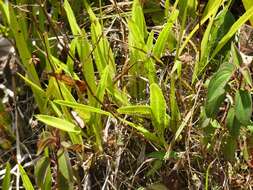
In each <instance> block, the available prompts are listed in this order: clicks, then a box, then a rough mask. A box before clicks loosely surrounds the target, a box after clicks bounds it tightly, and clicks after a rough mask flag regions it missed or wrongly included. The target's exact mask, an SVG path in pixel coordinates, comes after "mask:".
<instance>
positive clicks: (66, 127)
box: [36, 115, 81, 133]
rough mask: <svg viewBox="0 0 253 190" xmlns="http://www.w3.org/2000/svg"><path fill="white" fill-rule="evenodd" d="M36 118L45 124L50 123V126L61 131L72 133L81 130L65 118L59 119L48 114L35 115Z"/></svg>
mask: <svg viewBox="0 0 253 190" xmlns="http://www.w3.org/2000/svg"><path fill="white" fill-rule="evenodd" d="M36 118H37V119H38V120H39V121H41V122H43V123H45V124H47V125H50V126H52V127H55V128H58V129H60V130H63V131H67V132H73V133H80V132H81V130H80V129H79V128H78V127H77V126H75V124H73V123H71V122H69V121H67V120H65V119H60V118H57V117H53V116H48V115H36Z"/></svg>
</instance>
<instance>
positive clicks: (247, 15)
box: [211, 6, 253, 58]
mask: <svg viewBox="0 0 253 190" xmlns="http://www.w3.org/2000/svg"><path fill="white" fill-rule="evenodd" d="M252 16H253V6H252V7H251V8H250V9H248V10H247V11H246V12H245V13H244V14H243V15H242V16H241V17H240V18H239V19H238V20H237V21H236V22H235V23H234V24H233V25H232V27H231V28H230V30H229V31H228V33H227V34H226V35H225V36H224V37H223V38H222V39H221V40H220V42H219V44H218V45H217V46H216V48H215V49H214V51H213V54H212V56H211V58H214V57H215V55H216V54H217V53H218V52H219V51H220V50H221V48H222V47H223V46H224V45H225V44H226V43H227V42H228V41H229V40H230V38H231V37H232V36H233V35H234V34H235V33H236V32H237V30H238V29H239V28H240V27H241V26H242V25H243V24H244V23H245V22H246V21H247V20H249V18H250V17H252Z"/></svg>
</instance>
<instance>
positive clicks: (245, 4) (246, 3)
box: [242, 0, 253, 26]
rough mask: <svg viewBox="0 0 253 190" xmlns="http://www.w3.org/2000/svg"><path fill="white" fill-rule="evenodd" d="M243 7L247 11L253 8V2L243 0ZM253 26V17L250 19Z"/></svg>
mask: <svg viewBox="0 0 253 190" xmlns="http://www.w3.org/2000/svg"><path fill="white" fill-rule="evenodd" d="M242 3H243V6H244V8H245V10H246V11H247V10H248V9H250V8H251V7H253V1H252V0H242ZM249 21H250V24H251V26H253V16H252V17H251V18H250V19H249Z"/></svg>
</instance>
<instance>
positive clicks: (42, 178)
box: [35, 156, 52, 190]
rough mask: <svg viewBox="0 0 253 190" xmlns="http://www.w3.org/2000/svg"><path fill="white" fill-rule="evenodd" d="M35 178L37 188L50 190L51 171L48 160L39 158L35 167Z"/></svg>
mask: <svg viewBox="0 0 253 190" xmlns="http://www.w3.org/2000/svg"><path fill="white" fill-rule="evenodd" d="M35 177H36V182H37V185H38V187H40V188H41V189H42V190H48V189H51V186H52V180H51V171H50V159H49V158H48V157H45V156H43V157H41V158H40V159H39V160H38V161H37V163H36V165H35Z"/></svg>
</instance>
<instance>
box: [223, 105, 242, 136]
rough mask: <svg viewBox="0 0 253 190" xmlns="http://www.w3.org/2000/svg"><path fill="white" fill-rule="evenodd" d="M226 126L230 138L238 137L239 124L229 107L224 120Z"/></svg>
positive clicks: (233, 110) (232, 109)
mask: <svg viewBox="0 0 253 190" xmlns="http://www.w3.org/2000/svg"><path fill="white" fill-rule="evenodd" d="M226 126H227V128H228V130H229V133H230V136H232V137H233V138H235V139H236V138H237V137H238V136H239V133H240V127H241V124H240V123H239V122H238V120H237V119H236V117H235V109H234V107H231V108H230V109H229V111H228V114H227V118H226Z"/></svg>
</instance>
